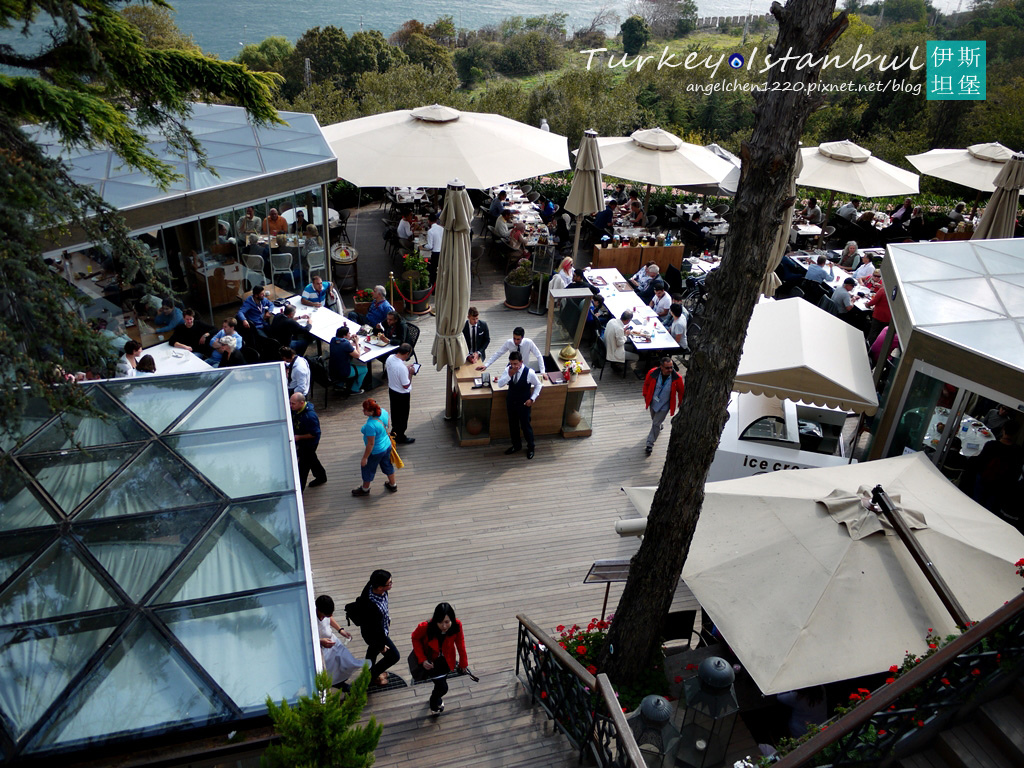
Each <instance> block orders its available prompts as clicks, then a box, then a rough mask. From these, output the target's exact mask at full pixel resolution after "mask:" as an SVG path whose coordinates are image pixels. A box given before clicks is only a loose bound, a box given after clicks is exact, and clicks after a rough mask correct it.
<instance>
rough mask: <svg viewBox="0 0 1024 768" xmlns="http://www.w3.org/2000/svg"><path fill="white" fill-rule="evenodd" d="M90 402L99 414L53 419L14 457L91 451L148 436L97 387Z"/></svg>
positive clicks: (90, 395) (92, 391)
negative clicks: (71, 449)
mask: <svg viewBox="0 0 1024 768" xmlns="http://www.w3.org/2000/svg"><path fill="white" fill-rule="evenodd" d="M89 400H90V401H91V405H92V407H93V408H95V409H96V410H97V411H99V413H98V414H96V415H93V414H88V413H86V414H82V415H75V416H62V417H59V418H57V419H54V420H53V422H51V423H50V424H48V425H47V426H46V428H45V429H44V430H42V431H41V432H40V433H39V434H38V435H36V436H35V437H33V438H32V439H31V440H30V441H28V442H27V443H25V445H23V446H22V447H21V448H20V449H18V451H17V453H19V454H22V455H24V454H29V453H43V452H46V451H63V450H67V449H69V448H77V447H78V446H79V445H80V446H82V447H83V448H92V447H94V446H97V445H115V444H117V443H130V442H133V441H136V440H142V439H144V438H146V437H147V436H148V435H147V434H146V431H145V430H144V429H143V428H142V427H141V426H139V424H138V422H136V421H135V419H133V418H132V417H131V415H129V414H128V413H126V412H125V410H124V409H123V408H121V407H119V406H118V405H117V403H116V402H115V401H114V399H113V398H111V397H110V395H108V394H107V393H106V392H104V391H103V390H102V389H101V388H99V387H91V388H90V390H89Z"/></svg>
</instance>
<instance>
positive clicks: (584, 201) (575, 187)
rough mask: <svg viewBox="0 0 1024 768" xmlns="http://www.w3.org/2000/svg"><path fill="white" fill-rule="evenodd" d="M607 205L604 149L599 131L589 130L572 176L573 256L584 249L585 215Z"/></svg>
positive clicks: (569, 201) (569, 208) (569, 207)
mask: <svg viewBox="0 0 1024 768" xmlns="http://www.w3.org/2000/svg"><path fill="white" fill-rule="evenodd" d="M602 208H604V186H603V185H602V183H601V150H600V149H599V148H598V146H597V131H586V132H585V133H584V134H583V141H581V142H580V148H579V149H578V150H577V151H576V174H575V175H574V176H573V178H572V187H571V188H570V189H569V197H568V198H566V201H565V210H567V211H569V213H574V214H576V234H575V235H574V236H573V243H572V256H573V258H574V259H575V258H576V252H577V251H579V249H580V230H582V229H583V217H584V216H592V215H593V214H595V213H597V212H598V211H600V210H601V209H602Z"/></svg>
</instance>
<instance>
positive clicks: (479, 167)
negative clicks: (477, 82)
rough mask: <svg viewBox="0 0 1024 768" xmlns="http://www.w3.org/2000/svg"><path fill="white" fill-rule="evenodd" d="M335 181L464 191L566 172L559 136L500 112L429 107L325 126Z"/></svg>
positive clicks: (565, 151) (564, 149)
mask: <svg viewBox="0 0 1024 768" xmlns="http://www.w3.org/2000/svg"><path fill="white" fill-rule="evenodd" d="M322 130H323V134H324V137H325V138H326V139H327V142H328V143H329V144H330V146H331V149H332V150H333V151H334V154H335V155H337V157H338V176H340V177H341V178H343V179H345V180H346V181H349V182H351V183H352V184H355V185H356V186H358V187H388V186H411V187H443V186H445V184H447V183H448V180H449V179H451V178H453V177H458V178H459V179H462V180H463V182H464V183H465V185H466V187H467V188H469V189H487V188H489V187H493V186H496V185H498V184H505V183H508V182H510V181H518V180H519V179H525V178H529V177H531V176H539V175H541V174H544V173H553V172H555V171H564V170H566V169H567V168H568V167H569V146H568V142H567V140H566V138H565V137H564V136H559V135H558V134H556V133H550V132H548V131H542V130H540V129H539V128H534V127H533V126H530V125H525V124H524V123H519V122H516V121H515V120H510V119H509V118H507V117H502V116H501V115H491V114H483V113H479V112H460V111H459V110H456V109H452V108H451V107H444V106H441V105H439V104H434V105H433V106H429V107H419V108H417V109H413V110H408V109H402V110H398V111H396V112H386V113H384V114H380V115H370V116H369V117H360V118H357V119H355V120H347V121H345V122H343V123H335V124H334V125H328V126H326V127H324V128H323V129H322Z"/></svg>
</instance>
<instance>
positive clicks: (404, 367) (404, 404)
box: [384, 343, 416, 445]
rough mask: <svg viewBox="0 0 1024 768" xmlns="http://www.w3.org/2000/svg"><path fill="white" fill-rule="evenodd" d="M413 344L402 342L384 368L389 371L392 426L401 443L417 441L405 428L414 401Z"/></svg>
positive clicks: (406, 443)
mask: <svg viewBox="0 0 1024 768" xmlns="http://www.w3.org/2000/svg"><path fill="white" fill-rule="evenodd" d="M411 356H412V346H411V345H410V344H408V343H406V344H402V345H401V346H399V347H398V349H396V350H395V353H394V354H393V355H391V356H390V357H389V358H388V359H387V362H386V363H384V368H385V369H386V370H387V373H388V395H389V397H390V398H391V428H392V430H394V433H395V442H396V443H398V444H399V445H409V444H410V443H415V442H416V438H415V437H409V436H408V435H406V434H405V430H406V429H408V428H409V406H410V404H411V401H412V377H413V376H414V375H415V371H414V369H413V367H412V365H410V364H409V362H408V361H409V358H410V357H411Z"/></svg>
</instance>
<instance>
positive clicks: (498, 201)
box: [487, 189, 508, 224]
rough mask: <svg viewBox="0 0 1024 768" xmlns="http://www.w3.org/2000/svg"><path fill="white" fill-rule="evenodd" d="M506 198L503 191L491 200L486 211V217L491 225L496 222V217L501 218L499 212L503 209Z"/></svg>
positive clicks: (506, 194) (505, 193)
mask: <svg viewBox="0 0 1024 768" xmlns="http://www.w3.org/2000/svg"><path fill="white" fill-rule="evenodd" d="M507 197H508V193H507V192H505V190H504V189H503V190H501V191H500V192H498V194H496V195H495V196H494V199H493V200H491V205H490V208H488V209H487V215H488V216H489V217H490V219H491V224H493V223H494V222H496V221H497V220H498V217H499V216H501V212H502V211H503V210H504V209H505V198H507Z"/></svg>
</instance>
